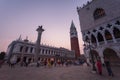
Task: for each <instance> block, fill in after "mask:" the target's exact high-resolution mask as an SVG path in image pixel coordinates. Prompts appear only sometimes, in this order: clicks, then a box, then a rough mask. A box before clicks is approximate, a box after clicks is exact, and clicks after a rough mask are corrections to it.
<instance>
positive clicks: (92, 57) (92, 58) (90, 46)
mask: <svg viewBox="0 0 120 80" xmlns="http://www.w3.org/2000/svg"><path fill="white" fill-rule="evenodd" d="M87 42H88V48H89V49H90V56H91V61H92V71H93V72H94V73H95V72H96V67H95V61H94V55H93V53H92V49H91V48H93V46H92V45H90V40H89V39H88V40H87Z"/></svg>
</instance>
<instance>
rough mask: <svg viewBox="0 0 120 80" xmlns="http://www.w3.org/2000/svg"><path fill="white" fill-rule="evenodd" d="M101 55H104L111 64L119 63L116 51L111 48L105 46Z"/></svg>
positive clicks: (119, 59)
mask: <svg viewBox="0 0 120 80" xmlns="http://www.w3.org/2000/svg"><path fill="white" fill-rule="evenodd" d="M103 55H104V57H106V58H108V59H109V61H110V63H111V64H112V65H118V64H120V58H119V57H118V55H117V53H116V52H115V51H114V50H113V49H110V48H106V49H105V50H104V51H103Z"/></svg>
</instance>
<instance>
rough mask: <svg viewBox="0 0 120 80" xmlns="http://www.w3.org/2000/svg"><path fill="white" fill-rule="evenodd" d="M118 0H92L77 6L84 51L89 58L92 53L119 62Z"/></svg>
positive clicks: (119, 14)
mask: <svg viewBox="0 0 120 80" xmlns="http://www.w3.org/2000/svg"><path fill="white" fill-rule="evenodd" d="M119 4H120V0H92V1H91V2H88V3H87V4H86V5H84V6H83V7H77V11H78V15H79V20H80V27H81V32H82V37H83V41H84V53H85V55H86V58H87V59H90V48H91V50H92V53H94V54H96V55H97V56H99V57H100V58H101V61H102V63H104V57H109V59H110V60H111V61H112V62H115V63H120V10H119V8H120V5H119Z"/></svg>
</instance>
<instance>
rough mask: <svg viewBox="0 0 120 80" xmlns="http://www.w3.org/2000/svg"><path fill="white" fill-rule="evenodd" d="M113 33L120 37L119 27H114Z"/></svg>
mask: <svg viewBox="0 0 120 80" xmlns="http://www.w3.org/2000/svg"><path fill="white" fill-rule="evenodd" d="M113 34H114V36H115V38H120V30H119V29H117V28H115V27H114V28H113Z"/></svg>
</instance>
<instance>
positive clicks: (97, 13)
mask: <svg viewBox="0 0 120 80" xmlns="http://www.w3.org/2000/svg"><path fill="white" fill-rule="evenodd" d="M105 15H106V14H105V11H104V9H102V8H97V9H96V10H95V11H94V13H93V16H94V19H95V20H96V19H99V18H101V17H104V16H105Z"/></svg>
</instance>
